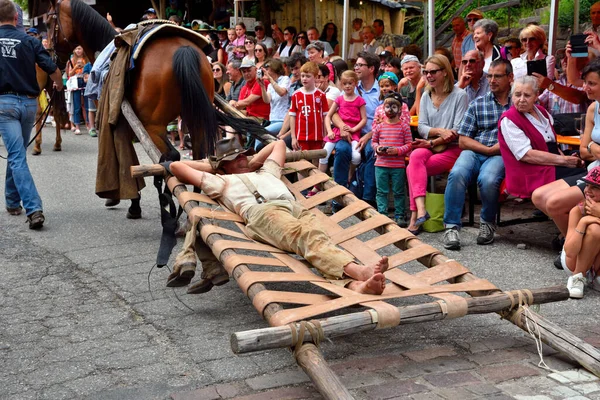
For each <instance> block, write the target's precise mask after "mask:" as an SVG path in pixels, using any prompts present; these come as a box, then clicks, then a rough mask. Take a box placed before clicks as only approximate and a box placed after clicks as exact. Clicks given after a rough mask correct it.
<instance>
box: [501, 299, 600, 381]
mask: <svg viewBox="0 0 600 400" xmlns="http://www.w3.org/2000/svg"><path fill="white" fill-rule="evenodd" d="M507 319H510V321H511V322H513V323H514V324H515V325H517V326H518V327H519V328H521V329H523V330H524V331H526V332H529V331H530V330H531V333H532V334H533V335H534V336H535V337H537V336H538V334H541V336H542V341H543V342H544V343H546V344H547V345H549V346H551V347H552V348H554V349H555V350H558V351H560V352H561V353H563V354H566V355H568V356H569V357H571V358H573V359H574V360H575V361H577V362H578V363H579V364H580V365H582V366H583V367H584V368H585V369H587V370H588V371H590V372H591V373H593V374H594V375H596V376H598V377H600V351H598V349H596V348H595V347H594V346H592V345H590V344H588V343H586V342H584V341H583V340H581V339H579V338H578V337H577V336H575V335H573V334H572V333H570V332H568V331H566V330H564V329H562V328H560V327H559V326H558V325H556V324H554V323H552V322H550V321H548V320H546V319H545V318H542V317H541V316H539V315H538V314H536V313H534V312H531V311H530V310H523V308H522V307H521V308H519V309H517V310H514V311H512V312H511V314H510V315H509V316H507ZM513 320H514V321H513Z"/></svg>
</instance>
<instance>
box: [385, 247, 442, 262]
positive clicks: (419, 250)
mask: <svg viewBox="0 0 600 400" xmlns="http://www.w3.org/2000/svg"><path fill="white" fill-rule="evenodd" d="M437 253H439V250H438V249H436V248H435V247H433V246H430V245H428V244H423V245H421V246H418V247H413V248H412V249H407V250H404V251H402V252H400V253H396V254H394V255H392V256H390V257H389V259H390V267H396V266H398V265H402V264H405V263H407V262H410V261H414V260H417V259H419V258H421V257H425V256H429V255H432V254H437Z"/></svg>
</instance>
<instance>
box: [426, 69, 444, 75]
mask: <svg viewBox="0 0 600 400" xmlns="http://www.w3.org/2000/svg"><path fill="white" fill-rule="evenodd" d="M441 70H442V69H441V68H439V69H430V70H426V69H424V70H423V75H435V74H437V73H438V72H440V71H441Z"/></svg>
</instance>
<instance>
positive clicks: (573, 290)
mask: <svg viewBox="0 0 600 400" xmlns="http://www.w3.org/2000/svg"><path fill="white" fill-rule="evenodd" d="M585 284H586V279H585V277H584V276H583V274H582V273H581V272H580V273H578V274H576V275H573V276H570V277H569V280H568V281H567V289H569V296H570V297H571V298H572V299H582V298H583V287H584V286H585Z"/></svg>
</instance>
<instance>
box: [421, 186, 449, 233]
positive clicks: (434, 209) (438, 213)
mask: <svg viewBox="0 0 600 400" xmlns="http://www.w3.org/2000/svg"><path fill="white" fill-rule="evenodd" d="M425 209H426V210H427V212H428V213H429V219H428V220H427V221H425V223H424V224H423V230H424V231H425V232H440V231H443V230H444V194H443V193H429V192H427V194H426V195H425Z"/></svg>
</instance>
